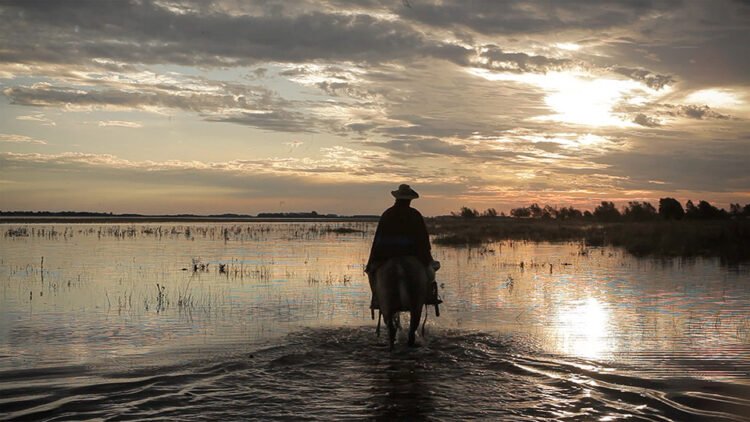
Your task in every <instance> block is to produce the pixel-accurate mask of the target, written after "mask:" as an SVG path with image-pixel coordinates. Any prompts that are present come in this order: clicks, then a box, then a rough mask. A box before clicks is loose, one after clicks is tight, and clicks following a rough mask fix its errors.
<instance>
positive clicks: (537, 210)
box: [529, 202, 542, 218]
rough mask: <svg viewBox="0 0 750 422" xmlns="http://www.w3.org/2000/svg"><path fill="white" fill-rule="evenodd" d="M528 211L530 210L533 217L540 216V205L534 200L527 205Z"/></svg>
mask: <svg viewBox="0 0 750 422" xmlns="http://www.w3.org/2000/svg"><path fill="white" fill-rule="evenodd" d="M529 211H530V212H531V216H532V217H533V218H542V207H540V206H539V204H537V203H536V202H535V203H533V204H531V205H529Z"/></svg>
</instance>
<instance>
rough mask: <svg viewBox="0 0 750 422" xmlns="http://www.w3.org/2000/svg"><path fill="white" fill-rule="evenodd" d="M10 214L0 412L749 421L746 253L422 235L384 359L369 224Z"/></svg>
mask: <svg viewBox="0 0 750 422" xmlns="http://www.w3.org/2000/svg"><path fill="white" fill-rule="evenodd" d="M340 227H348V228H352V229H355V230H361V231H362V232H354V233H335V232H329V231H328V229H331V228H340ZM19 228H21V229H22V228H24V226H16V225H14V226H0V234H4V235H5V236H4V237H3V238H2V239H0V250H1V251H2V253H1V254H0V255H1V256H0V259H1V261H0V305H1V307H0V419H6V418H9V419H13V418H22V419H25V418H33V419H53V420H54V419H59V420H70V419H79V418H80V419H91V418H104V419H143V418H148V419H152V418H163V419H169V420H173V419H227V418H229V419H246V418H258V419H268V418H284V417H291V416H294V417H296V418H300V419H326V420H327V419H331V418H347V417H351V418H357V419H360V418H383V419H386V418H391V417H396V418H413V419H419V418H429V419H445V420H455V419H458V418H469V417H473V418H487V419H489V418H492V419H503V420H513V419H517V420H534V419H539V420H550V419H553V420H554V419H560V420H619V419H625V418H629V419H630V420H694V419H696V420H701V419H703V420H722V419H725V420H748V417H747V416H746V415H750V312H748V311H750V289H749V288H748V286H749V284H748V283H750V268H748V267H747V266H740V267H724V266H722V265H720V264H719V263H718V262H717V261H715V260H695V261H684V260H666V261H664V260H640V259H636V258H633V257H630V256H628V255H627V254H624V253H623V252H621V251H619V250H616V249H608V248H587V247H585V246H583V245H580V244H535V243H522V242H521V243H519V242H501V243H496V244H492V245H488V246H487V247H484V248H471V249H469V248H442V247H437V246H436V247H435V249H434V255H435V257H436V259H439V260H440V261H441V262H442V264H443V268H442V269H441V270H440V271H439V272H438V280H439V281H440V282H441V283H443V284H444V287H443V289H442V294H443V297H444V300H445V303H444V304H443V306H442V307H441V311H442V315H441V317H440V318H435V315H434V313H433V312H432V311H430V315H429V319H428V322H427V335H426V337H424V338H420V341H421V343H422V347H420V348H418V349H409V348H407V347H405V346H404V345H403V344H402V343H403V338H401V339H400V343H399V344H398V345H397V348H396V351H395V352H393V353H389V352H388V351H387V349H386V348H385V342H384V340H383V339H378V338H377V337H376V336H375V332H374V327H375V322H374V321H372V320H371V319H370V313H369V310H368V308H367V305H368V304H369V292H368V290H369V289H368V288H367V285H366V278H365V277H364V275H363V273H362V265H363V263H364V262H365V261H366V258H367V253H368V251H369V242H370V241H371V238H372V232H373V229H374V225H372V224H367V223H353V224H342V223H338V224H329V223H278V224H259V223H252V224H226V225H223V224H212V225H206V224H183V225H176V226H173V225H169V224H145V225H136V226H131V225H119V226H118V225H58V226H38V225H29V226H25V228H26V232H25V233H24V232H23V230H18V229H19ZM24 234H25V235H24ZM42 257H44V262H43V263H42ZM193 259H196V261H195V262H196V264H198V266H199V267H198V270H197V271H193ZM201 264H208V268H207V269H205V270H201V268H200V265H201ZM220 264H224V265H225V267H224V269H223V271H220V268H219V267H220ZM157 283H158V285H159V287H158V288H157Z"/></svg>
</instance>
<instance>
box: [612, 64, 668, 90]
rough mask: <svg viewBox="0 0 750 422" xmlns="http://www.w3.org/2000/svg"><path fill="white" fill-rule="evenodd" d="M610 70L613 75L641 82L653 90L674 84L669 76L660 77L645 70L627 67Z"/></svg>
mask: <svg viewBox="0 0 750 422" xmlns="http://www.w3.org/2000/svg"><path fill="white" fill-rule="evenodd" d="M612 70H613V71H614V72H615V73H619V74H621V75H625V76H627V77H629V78H631V79H634V80H636V81H639V82H643V83H644V84H645V85H646V86H648V87H649V88H653V89H661V88H664V87H665V86H666V85H671V84H672V83H674V82H675V79H674V77H672V76H671V75H660V74H656V73H653V72H651V71H648V70H646V69H631V68H628V67H622V66H616V67H614V68H613V69H612Z"/></svg>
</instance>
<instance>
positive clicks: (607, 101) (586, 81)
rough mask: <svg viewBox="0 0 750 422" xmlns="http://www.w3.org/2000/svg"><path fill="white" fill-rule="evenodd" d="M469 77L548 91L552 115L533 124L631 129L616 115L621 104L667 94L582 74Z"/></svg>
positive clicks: (482, 72) (625, 118) (474, 71)
mask: <svg viewBox="0 0 750 422" xmlns="http://www.w3.org/2000/svg"><path fill="white" fill-rule="evenodd" d="M470 73H472V74H474V75H476V76H480V77H482V78H485V79H487V80H491V81H513V82H519V83H526V84H530V85H534V86H537V87H539V88H541V89H542V90H544V91H545V93H546V94H545V98H544V101H545V104H546V105H547V106H548V107H549V108H550V110H551V111H552V112H553V114H549V115H542V116H536V117H533V118H532V119H534V120H545V121H556V122H562V123H570V124H575V125H582V126H591V127H601V126H615V127H631V126H635V124H634V123H633V122H632V121H631V119H629V118H628V116H624V115H622V114H620V113H617V112H615V108H616V106H617V105H619V104H624V103H632V101H633V99H634V98H635V99H637V102H641V103H643V102H646V101H649V100H652V99H654V98H656V97H658V96H660V95H664V94H665V93H666V92H668V88H663V89H662V90H661V91H659V92H658V93H657V91H656V90H654V89H652V88H649V87H647V86H645V85H643V84H641V83H640V82H637V81H634V80H629V79H609V78H600V77H596V76H594V75H589V74H586V73H583V72H550V73H546V74H537V73H521V74H514V73H494V72H490V71H487V70H485V69H472V70H471V71H470Z"/></svg>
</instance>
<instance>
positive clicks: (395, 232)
mask: <svg viewBox="0 0 750 422" xmlns="http://www.w3.org/2000/svg"><path fill="white" fill-rule="evenodd" d="M409 255H412V256H416V257H417V258H418V259H419V260H420V261H421V262H422V263H423V264H425V265H427V264H429V263H430V262H432V254H431V253H430V237H429V235H428V234H427V226H425V223H424V218H422V214H420V213H419V211H417V210H415V209H414V208H411V207H410V206H409V201H406V200H397V201H396V204H395V205H393V206H392V207H390V208H388V209H387V210H385V212H384V213H383V215H382V216H381V217H380V221H379V222H378V228H377V230H376V232H375V239H373V241H372V249H371V250H370V259H369V260H368V262H367V268H368V269H371V268H373V266H375V267H377V266H378V265H380V264H382V263H383V262H384V261H386V260H387V259H388V258H392V257H394V256H409Z"/></svg>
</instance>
